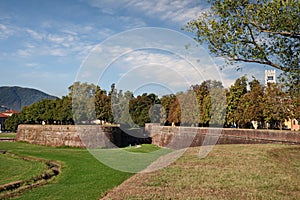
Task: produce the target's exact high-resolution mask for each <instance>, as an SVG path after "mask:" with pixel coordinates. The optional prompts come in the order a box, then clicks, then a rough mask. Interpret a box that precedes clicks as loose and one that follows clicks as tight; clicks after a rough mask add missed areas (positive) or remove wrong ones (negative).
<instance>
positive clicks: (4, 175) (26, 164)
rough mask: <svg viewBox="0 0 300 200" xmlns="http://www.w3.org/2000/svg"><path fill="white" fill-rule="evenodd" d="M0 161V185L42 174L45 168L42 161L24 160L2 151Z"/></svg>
mask: <svg viewBox="0 0 300 200" xmlns="http://www.w3.org/2000/svg"><path fill="white" fill-rule="evenodd" d="M0 146H1V145H0ZM0 163H1V164H0V172H1V173H0V185H4V184H7V183H10V182H14V181H21V180H29V179H30V178H33V177H36V176H38V175H40V174H42V172H43V171H44V170H45V169H46V166H45V164H44V163H43V162H40V161H32V160H24V159H22V158H19V157H16V156H13V155H9V154H3V153H1V154H0Z"/></svg>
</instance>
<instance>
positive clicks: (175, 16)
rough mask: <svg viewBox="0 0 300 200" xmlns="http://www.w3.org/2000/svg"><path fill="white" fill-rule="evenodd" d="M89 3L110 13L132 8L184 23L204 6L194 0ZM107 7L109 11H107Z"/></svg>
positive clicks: (136, 0)
mask: <svg viewBox="0 0 300 200" xmlns="http://www.w3.org/2000/svg"><path fill="white" fill-rule="evenodd" d="M88 2H89V4H90V5H91V6H93V7H97V8H99V9H100V10H101V11H102V12H103V13H109V14H111V15H113V14H116V13H117V12H119V11H120V10H130V11H131V10H133V11H135V12H138V13H143V14H145V15H146V16H148V17H151V18H160V19H162V20H168V21H172V22H175V23H180V24H182V23H186V22H187V21H189V20H191V19H194V18H196V17H197V16H199V15H200V13H201V12H202V11H203V10H204V9H205V8H206V6H205V5H206V3H205V2H201V3H199V2H195V1H194V0H175V1H174V0H153V1H149V0H123V1H110V0H101V1H100V0H90V1H88ZM108 8H109V12H107V10H108Z"/></svg>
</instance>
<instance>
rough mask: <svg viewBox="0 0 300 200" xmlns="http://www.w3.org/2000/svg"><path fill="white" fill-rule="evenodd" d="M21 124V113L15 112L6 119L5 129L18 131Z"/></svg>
mask: <svg viewBox="0 0 300 200" xmlns="http://www.w3.org/2000/svg"><path fill="white" fill-rule="evenodd" d="M19 124H21V120H20V116H19V114H13V115H12V116H11V117H9V118H8V119H7V120H5V129H6V130H8V131H13V132H16V131H17V129H18V125H19Z"/></svg>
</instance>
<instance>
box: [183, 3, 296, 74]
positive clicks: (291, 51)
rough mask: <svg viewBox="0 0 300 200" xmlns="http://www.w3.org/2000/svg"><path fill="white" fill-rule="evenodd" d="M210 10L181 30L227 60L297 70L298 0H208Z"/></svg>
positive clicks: (290, 70) (287, 70) (212, 52)
mask: <svg viewBox="0 0 300 200" xmlns="http://www.w3.org/2000/svg"><path fill="white" fill-rule="evenodd" d="M209 2H210V3H211V9H210V10H209V11H207V12H205V13H202V15H201V16H200V17H199V18H198V19H195V20H192V21H190V22H188V24H187V25H186V26H185V30H187V31H191V32H195V33H196V38H195V39H196V41H198V42H200V43H203V42H205V43H206V44H207V45H208V48H209V51H210V52H211V54H213V55H214V56H220V57H224V58H226V59H227V60H228V61H229V63H234V62H249V63H258V64H263V65H269V66H272V67H274V68H277V69H280V70H282V71H284V72H288V73H292V74H295V75H296V76H298V77H299V73H300V15H299V13H300V1H298V0H210V1H209Z"/></svg>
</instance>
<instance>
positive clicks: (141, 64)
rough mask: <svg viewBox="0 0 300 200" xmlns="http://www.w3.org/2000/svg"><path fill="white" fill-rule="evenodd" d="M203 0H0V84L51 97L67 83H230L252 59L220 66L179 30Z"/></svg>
mask: <svg viewBox="0 0 300 200" xmlns="http://www.w3.org/2000/svg"><path fill="white" fill-rule="evenodd" d="M207 9H209V5H208V4H207V3H206V1H204V0H199V1H195V0H180V1H176V0H175V1H174V0H118V1H116V0H115V1H113V0H63V1H61V0H51V1H49V0H0V74H1V78H0V86H21V87H29V88H35V89H38V90H41V91H43V92H46V93H48V94H51V95H55V96H58V97H61V96H64V95H67V94H68V87H69V86H70V85H72V84H73V82H74V81H81V82H91V83H94V84H97V85H99V86H100V87H101V88H102V89H106V90H110V85H111V84H112V83H116V87H117V89H122V90H124V91H125V90H130V91H133V92H134V94H141V93H144V92H148V93H149V92H155V93H157V94H159V95H163V94H170V93H176V92H178V91H185V90H186V89H188V88H189V86H190V85H192V84H197V83H198V84H200V83H201V82H202V81H203V80H208V79H215V80H219V81H221V82H222V83H223V85H224V86H225V87H229V86H230V85H231V84H232V83H233V82H234V80H235V79H236V78H238V77H240V76H243V75H246V76H247V77H249V79H251V77H253V76H254V77H256V78H257V79H259V80H261V81H263V78H264V70H265V69H268V68H266V67H263V66H258V65H245V64H241V65H239V66H241V67H242V69H241V70H239V71H237V70H236V69H235V68H234V67H231V66H227V67H226V68H224V69H222V70H220V68H221V67H222V66H223V64H224V63H223V59H221V58H214V57H211V56H210V55H209V53H208V52H207V50H206V48H205V47H202V46H200V45H198V44H196V43H195V42H194V41H193V39H192V37H193V36H194V35H193V34H192V33H187V32H185V31H184V30H181V29H182V28H183V27H184V25H185V24H186V23H187V22H188V21H190V20H192V19H195V18H197V16H199V15H201V13H203V12H205V10H207Z"/></svg>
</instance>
